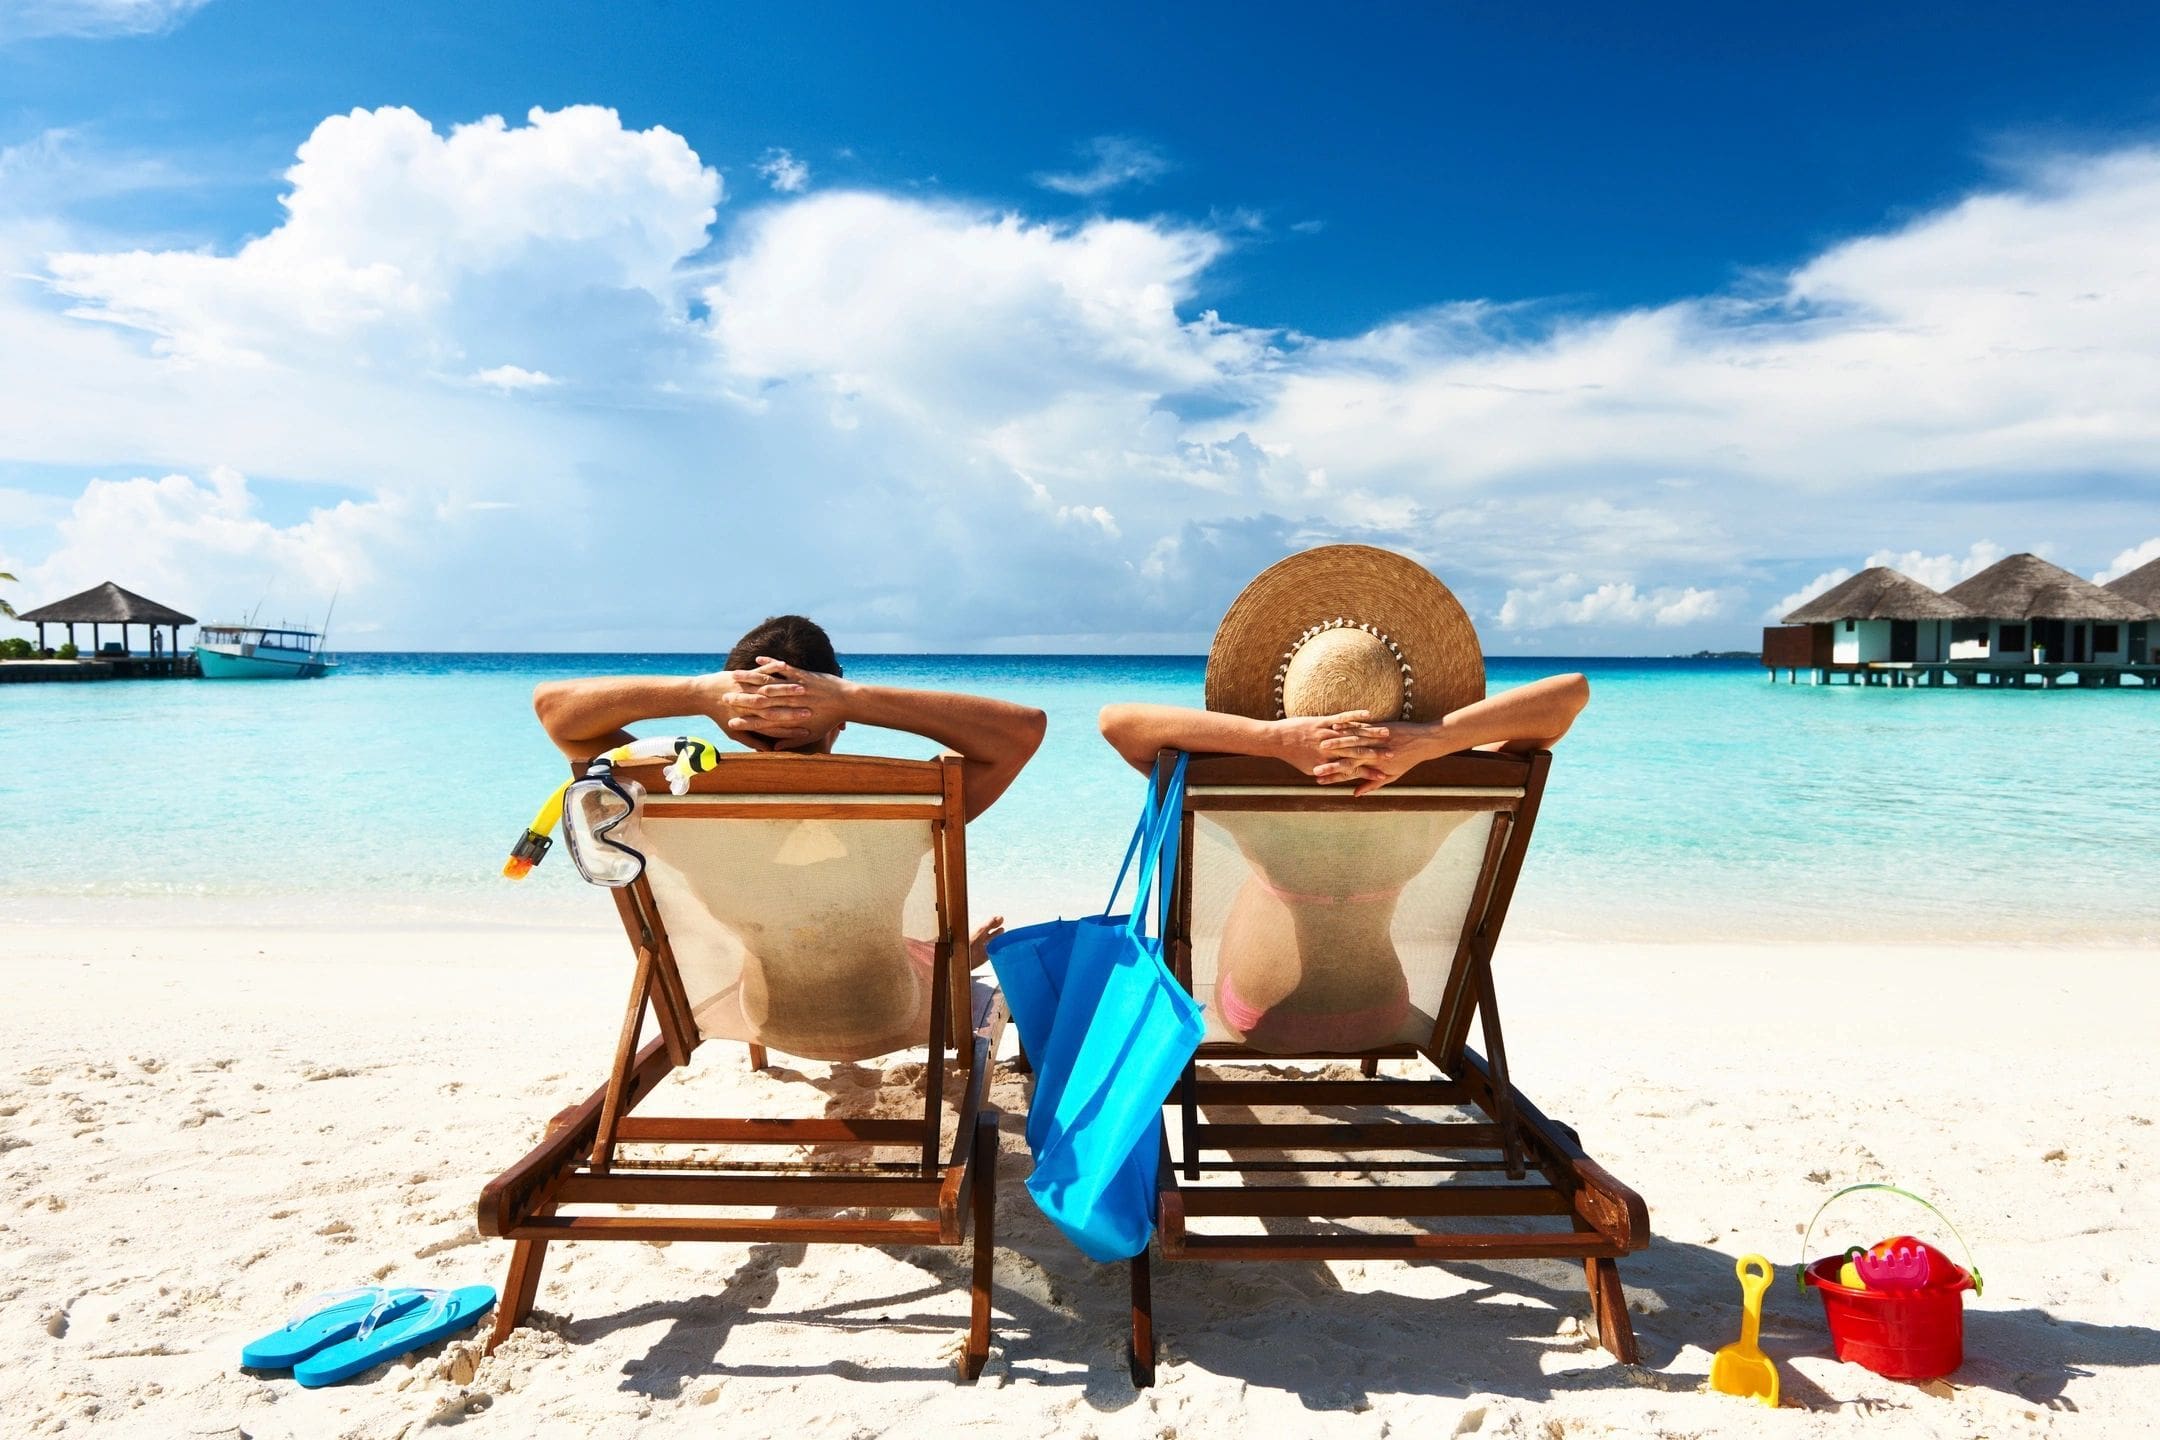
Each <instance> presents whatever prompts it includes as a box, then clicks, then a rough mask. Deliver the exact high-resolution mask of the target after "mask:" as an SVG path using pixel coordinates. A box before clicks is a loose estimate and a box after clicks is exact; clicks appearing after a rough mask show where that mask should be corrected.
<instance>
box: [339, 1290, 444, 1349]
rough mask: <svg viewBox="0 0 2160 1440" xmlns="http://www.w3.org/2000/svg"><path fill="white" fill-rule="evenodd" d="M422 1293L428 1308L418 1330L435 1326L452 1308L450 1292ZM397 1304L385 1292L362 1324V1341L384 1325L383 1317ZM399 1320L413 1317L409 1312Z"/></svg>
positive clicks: (420, 1318)
mask: <svg viewBox="0 0 2160 1440" xmlns="http://www.w3.org/2000/svg"><path fill="white" fill-rule="evenodd" d="M420 1293H421V1294H422V1295H425V1296H426V1297H427V1298H428V1308H427V1313H426V1314H424V1315H422V1316H420V1317H419V1324H418V1325H417V1326H415V1327H414V1328H416V1329H424V1328H426V1327H427V1326H429V1325H432V1324H434V1323H435V1322H436V1321H437V1320H440V1319H441V1318H442V1316H443V1312H445V1311H446V1310H448V1309H449V1308H450V1295H451V1292H450V1291H448V1290H428V1289H423V1290H421V1291H420ZM395 1303H396V1302H395V1301H394V1300H393V1299H392V1298H391V1297H390V1295H389V1293H388V1292H387V1291H386V1292H384V1294H383V1298H382V1299H381V1300H380V1301H379V1302H377V1304H376V1306H375V1308H374V1309H372V1310H370V1311H368V1313H367V1318H366V1319H365V1320H362V1321H361V1322H360V1338H361V1339H362V1340H365V1339H367V1338H368V1336H370V1335H372V1334H374V1333H375V1327H376V1326H377V1325H379V1324H381V1323H382V1319H383V1317H384V1316H385V1315H387V1314H389V1313H390V1307H391V1306H392V1305H393V1304H395ZM398 1318H399V1319H400V1320H409V1319H412V1318H413V1317H412V1313H411V1312H410V1311H407V1312H406V1313H405V1314H403V1315H400V1316H399V1317H398Z"/></svg>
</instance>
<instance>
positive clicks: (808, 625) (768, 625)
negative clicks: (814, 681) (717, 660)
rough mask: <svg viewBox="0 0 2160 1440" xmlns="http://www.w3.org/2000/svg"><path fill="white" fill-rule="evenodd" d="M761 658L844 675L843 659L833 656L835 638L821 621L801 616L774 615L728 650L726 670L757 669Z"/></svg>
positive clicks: (829, 673) (800, 668) (822, 672)
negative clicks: (841, 665)
mask: <svg viewBox="0 0 2160 1440" xmlns="http://www.w3.org/2000/svg"><path fill="white" fill-rule="evenodd" d="M760 655H763V656H766V657H768V658H769V659H773V660H785V661H786V662H787V663H788V664H790V665H793V666H794V667H795V668H796V669H798V670H811V671H815V672H816V673H818V674H820V675H838V674H839V673H840V657H839V656H838V655H835V654H834V653H833V648H832V637H831V636H830V635H827V634H826V633H825V627H824V626H822V625H820V624H818V623H817V621H815V620H811V619H807V618H805V617H803V616H801V615H773V616H770V617H768V618H767V619H766V620H765V622H764V623H763V624H761V625H758V626H755V627H754V628H752V629H751V631H750V633H749V634H747V635H745V636H743V637H742V639H740V640H738V641H736V642H735V648H734V649H733V650H730V651H728V657H727V667H726V668H728V669H730V670H750V669H755V668H756V666H757V663H758V656H760Z"/></svg>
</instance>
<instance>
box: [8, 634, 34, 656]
mask: <svg viewBox="0 0 2160 1440" xmlns="http://www.w3.org/2000/svg"><path fill="white" fill-rule="evenodd" d="M36 653H37V650H36V648H35V647H34V646H32V645H31V643H30V642H29V641H27V640H25V639H23V638H22V636H20V635H10V636H8V638H7V639H5V640H0V660H28V659H29V658H30V657H31V656H32V655H35V654H36Z"/></svg>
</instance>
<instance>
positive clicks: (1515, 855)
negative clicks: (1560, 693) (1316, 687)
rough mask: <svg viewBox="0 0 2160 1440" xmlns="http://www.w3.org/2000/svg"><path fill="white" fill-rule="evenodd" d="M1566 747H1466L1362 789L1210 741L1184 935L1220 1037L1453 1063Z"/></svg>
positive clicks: (1199, 770) (1190, 791)
mask: <svg viewBox="0 0 2160 1440" xmlns="http://www.w3.org/2000/svg"><path fill="white" fill-rule="evenodd" d="M1550 762H1551V756H1550V755H1548V754H1546V753H1545V752H1542V751H1540V752H1537V753H1534V754H1530V755H1502V754H1491V753H1484V752H1471V753H1467V754H1462V755H1451V756H1448V757H1446V758H1444V759H1440V760H1434V761H1428V762H1427V763H1425V764H1423V765H1420V766H1418V767H1416V768H1415V769H1413V770H1411V771H1410V772H1409V773H1408V774H1407V775H1405V776H1403V777H1402V778H1401V779H1400V780H1398V781H1396V782H1395V783H1394V784H1392V785H1390V786H1388V787H1387V788H1385V789H1383V790H1380V791H1377V792H1375V793H1374V794H1372V795H1368V796H1364V797H1362V798H1360V797H1357V796H1355V795H1353V794H1352V793H1351V790H1350V787H1348V786H1343V785H1321V784H1318V783H1316V782H1315V781H1314V780H1312V779H1311V778H1310V777H1309V776H1306V775H1302V774H1300V773H1298V772H1297V771H1296V770H1295V769H1293V768H1292V767H1290V766H1288V765H1285V764H1283V763H1281V762H1279V761H1274V760H1257V759H1249V758H1243V757H1229V756H1221V757H1196V758H1195V759H1194V760H1193V762H1192V765H1191V768H1190V771H1189V772H1188V774H1187V777H1186V790H1185V812H1186V817H1187V818H1186V822H1185V823H1186V826H1187V830H1186V835H1185V844H1184V846H1183V849H1182V851H1181V859H1180V862H1179V882H1180V884H1179V895H1178V899H1177V908H1176V916H1175V918H1174V919H1173V921H1172V925H1171V933H1170V940H1171V946H1172V959H1173V963H1177V964H1180V965H1181V967H1182V969H1183V972H1184V974H1185V975H1186V976H1187V977H1188V979H1189V982H1190V983H1191V985H1192V987H1193V994H1194V995H1195V997H1196V998H1198V999H1199V1000H1200V1002H1201V1003H1202V1004H1203V1005H1204V1006H1205V1007H1206V1009H1207V1017H1208V1034H1207V1038H1206V1043H1231V1044H1242V1045H1244V1046H1246V1047H1248V1048H1251V1049H1254V1050H1260V1051H1264V1052H1267V1053H1272V1054H1278V1055H1359V1054H1366V1053H1370V1052H1374V1051H1379V1050H1385V1049H1390V1048H1394V1047H1399V1046H1403V1045H1412V1046H1419V1047H1422V1048H1425V1049H1427V1050H1429V1051H1430V1052H1431V1053H1432V1054H1433V1056H1434V1057H1435V1058H1436V1059H1438V1060H1440V1061H1441V1063H1442V1064H1443V1065H1450V1066H1451V1065H1453V1064H1454V1062H1455V1060H1456V1059H1457V1058H1458V1056H1459V1053H1460V1050H1461V1047H1462V1045H1463V1043H1464V1041H1465V1038H1466V1037H1467V1034H1468V1029H1469V1024H1470V1016H1471V1013H1472V1011H1473V1009H1474V1008H1475V1003H1476V990H1475V987H1474V984H1473V981H1474V978H1475V977H1474V971H1473V968H1472V966H1473V962H1475V961H1477V960H1478V958H1479V957H1480V956H1482V957H1483V958H1484V959H1485V960H1488V961H1489V959H1490V956H1491V947H1492V945H1493V942H1494V941H1495V940H1496V939H1497V938H1498V935H1499V929H1500V925H1501V922H1502V921H1503V920H1504V919H1505V917H1506V914H1507V906H1508V901H1509V899H1510V898H1511V897H1512V895H1513V892H1514V887H1515V878H1516V875H1517V874H1518V873H1519V872H1520V870H1521V867H1522V859H1523V855H1524V852H1525V850H1526V848H1527V846H1528V844H1529V840H1530V829H1531V824H1532V822H1533V821H1534V820H1535V818H1536V815H1537V806H1538V800H1539V797H1540V796H1541V795H1542V793H1543V790H1544V784H1545V774H1546V769H1547V767H1548V765H1549V764H1550Z"/></svg>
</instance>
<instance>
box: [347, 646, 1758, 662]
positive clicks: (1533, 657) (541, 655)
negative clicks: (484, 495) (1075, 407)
mask: <svg viewBox="0 0 2160 1440" xmlns="http://www.w3.org/2000/svg"><path fill="white" fill-rule="evenodd" d="M324 649H325V651H326V652H327V653H329V654H333V655H338V656H347V655H355V656H357V655H436V656H450V655H505V656H517V657H519V658H523V659H540V660H555V659H575V658H577V657H579V656H584V655H637V656H645V657H651V658H653V659H661V660H672V659H686V660H687V659H702V658H706V657H709V656H712V655H724V654H725V653H726V652H725V651H718V650H636V649H629V650H471V649H454V650H431V649H418V648H410V649H408V648H404V647H398V648H389V649H380V650H375V649H366V650H362V649H354V648H350V647H347V646H342V645H341V646H327V645H326V646H325V647H324ZM839 653H840V654H841V656H842V657H843V658H845V657H847V656H855V657H859V658H862V659H867V660H1191V661H1200V662H1205V661H1206V659H1207V658H1208V657H1207V655H1206V653H1205V652H1201V653H1197V654H1195V653H1190V652H1186V651H1171V650H841V651H840V652H839ZM1761 656H1762V652H1760V651H1759V650H1744V651H1743V650H1722V651H1706V652H1705V651H1691V652H1688V653H1684V654H1683V653H1679V652H1673V653H1669V654H1663V655H1620V654H1613V655H1545V654H1535V653H1533V654H1519V655H1503V654H1490V655H1487V656H1485V659H1486V660H1488V661H1494V660H1501V661H1508V662H1511V663H1512V662H1515V661H1539V662H1544V663H1551V664H1560V663H1565V662H1568V661H1600V662H1606V663H1611V662H1614V661H1631V660H1634V661H1639V660H1692V661H1701V662H1712V661H1725V662H1730V663H1737V662H1739V661H1742V660H1759V659H1761Z"/></svg>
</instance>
